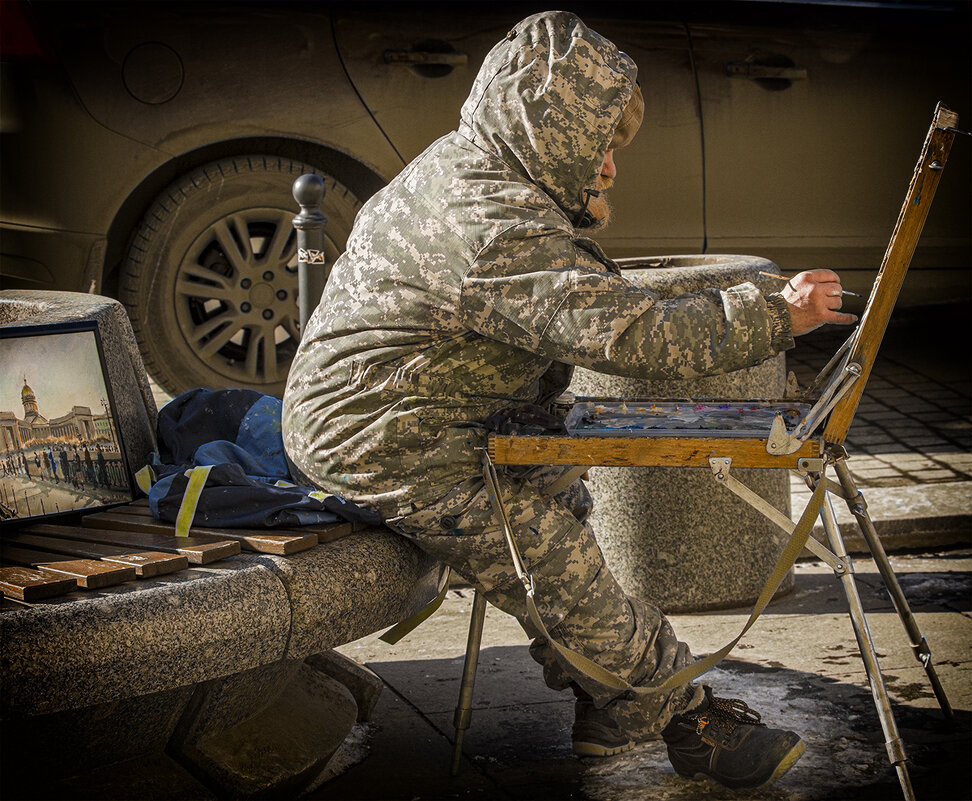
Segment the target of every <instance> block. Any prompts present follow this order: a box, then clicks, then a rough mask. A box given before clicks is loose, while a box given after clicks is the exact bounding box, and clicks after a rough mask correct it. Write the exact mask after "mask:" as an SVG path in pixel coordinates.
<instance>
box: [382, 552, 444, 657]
mask: <svg viewBox="0 0 972 801" xmlns="http://www.w3.org/2000/svg"><path fill="white" fill-rule="evenodd" d="M451 577H452V569H451V568H450V567H448V566H446V569H445V570H444V571H443V573H442V578H441V579H440V580H439V594H438V595H437V596H435V598H433V599H432V600H431V601H430V602H429V603H427V604H426V605H425V606H423V607H422V608H421V609H420V610H419V611H418V612H416V613H415V614H414V615H412V616H411V617H410V618H408V620H402V621H401V622H399V623H396V624H395V625H394V626H392V627H391V628H390V629H388V631H386V632H385V633H384V634H382V635H381V636H380V637H379V638H378V639H379V640H381V641H382V642H387V643H388V644H389V645H394V644H395V643H396V642H398V641H399V640H400V639H402V637H404V636H405V635H406V634H409V633H411V632H412V631H413V630H414V629H416V628H418V627H419V626H420V625H421V624H422V623H424V622H425V621H426V620H428V619H429V618H430V617H432V614H433V613H434V612H435V610H436V609H438V608H439V607H440V606H442V602H443V601H444V600H445V597H446V593H447V592H448V591H449V579H450V578H451Z"/></svg>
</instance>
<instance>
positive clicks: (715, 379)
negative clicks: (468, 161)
mask: <svg viewBox="0 0 972 801" xmlns="http://www.w3.org/2000/svg"><path fill="white" fill-rule="evenodd" d="M620 264H621V266H622V268H624V270H625V276H626V277H627V278H628V279H629V280H631V281H634V282H635V283H639V284H642V285H645V286H648V287H651V288H652V289H653V290H654V291H656V292H658V293H659V294H660V295H661V296H662V297H665V298H672V297H677V296H678V295H681V294H683V293H685V292H692V291H696V290H699V289H703V288H705V287H710V286H718V287H721V288H726V287H730V286H735V285H737V284H741V283H743V282H745V281H751V282H752V283H754V284H756V286H758V287H759V288H760V289H762V290H764V291H776V290H778V289H779V285H780V282H779V281H778V280H776V279H767V278H766V277H764V276H761V275H759V271H760V270H764V271H766V272H772V273H779V271H780V270H779V268H778V267H777V266H776V265H775V264H774V263H773V262H770V261H767V260H765V259H759V258H755V257H752V256H717V255H713V256H668V257H659V258H644V259H626V260H623V261H621V262H620ZM785 385H786V366H785V357H784V355H783V354H780V355H779V356H776V357H774V358H772V359H769V360H768V361H766V362H764V363H763V364H760V365H758V366H756V367H752V368H749V369H746V370H737V371H735V372H733V373H728V374H726V375H722V376H707V377H705V378H699V379H693V380H689V381H639V380H634V379H627V378H619V377H617V376H609V375H605V374H603V373H595V372H592V371H590V370H577V371H576V372H575V374H574V380H573V382H572V383H571V386H570V389H571V391H572V392H574V393H575V394H576V395H578V396H581V395H590V396H610V397H627V398H632V397H642V398H731V399H751V398H768V397H776V398H781V397H782V396H783V391H784V388H785ZM733 475H734V476H735V477H736V478H738V479H740V480H741V481H742V482H743V483H745V484H746V485H748V486H749V487H751V488H752V489H754V490H755V491H756V492H757V493H759V494H760V495H761V496H762V497H763V498H766V499H767V500H769V502H770V503H772V504H773V505H774V506H776V507H777V508H778V509H781V510H782V511H784V512H786V513H789V511H790V491H789V478H788V475H787V473H786V471H785V470H733ZM589 486H590V489H591V492H592V493H593V494H594V499H595V506H594V514H593V520H592V522H593V525H594V530H595V532H596V533H597V539H598V542H599V543H600V544H601V548H602V550H603V551H604V555H605V557H606V559H607V562H608V564H609V565H610V567H611V570H612V571H613V572H614V574H615V575H616V576H617V578H618V580H619V581H620V582H621V585H622V586H623V587H624V588H625V590H626V591H627V592H629V593H631V594H633V595H639V596H641V597H643V598H644V599H645V600H647V601H649V602H651V603H653V604H655V605H656V606H659V607H661V608H662V609H664V610H665V611H667V612H684V611H701V610H705V609H718V608H727V607H733V606H742V605H746V604H751V603H753V602H754V601H755V600H756V597H757V595H758V594H759V591H760V590H761V589H762V586H763V583H764V582H765V580H766V576H767V575H768V574H769V572H770V571H771V570H772V568H773V565H774V564H775V563H776V559H777V557H778V556H779V554H780V552H781V551H782V549H783V546H784V544H785V542H786V538H785V535H784V534H783V532H782V531H780V530H779V529H778V528H776V527H775V526H773V525H772V524H770V523H769V522H768V521H767V520H766V519H765V518H764V517H763V516H762V515H760V514H758V513H757V512H756V511H755V510H754V509H752V507H750V506H749V505H747V504H746V503H744V502H743V501H742V500H740V499H739V498H737V497H736V496H735V495H733V494H732V493H730V492H729V491H728V490H726V489H725V488H724V487H722V486H719V485H718V484H717V483H716V482H715V480H714V479H713V478H712V476H711V474H710V473H709V471H707V470H699V469H693V468H654V467H633V468H624V469H618V468H611V467H599V468H594V469H592V470H591V471H590V484H589ZM792 589H793V572H792V571H790V573H789V574H788V576H787V577H786V578H785V579H784V581H783V583H782V584H781V585H780V590H779V592H781V593H785V592H789V591H791V590H792Z"/></svg>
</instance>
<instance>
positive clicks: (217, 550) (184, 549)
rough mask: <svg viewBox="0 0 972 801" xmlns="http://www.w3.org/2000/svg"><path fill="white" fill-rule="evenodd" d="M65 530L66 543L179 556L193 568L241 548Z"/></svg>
mask: <svg viewBox="0 0 972 801" xmlns="http://www.w3.org/2000/svg"><path fill="white" fill-rule="evenodd" d="M64 528H65V531H64V532H63V534H61V536H62V537H65V538H67V539H72V540H84V541H85V542H103V543H105V544H106V545H120V546H123V547H126V548H129V547H130V548H135V549H138V550H145V549H148V550H152V551H163V552H164V553H177V554H182V555H183V556H185V557H186V558H187V559H188V560H189V562H190V563H191V564H194V565H208V564H209V563H210V562H215V561H217V560H219V559H225V558H226V557H228V556H236V554H238V553H239V552H240V544H239V543H238V542H236V541H235V540H219V539H216V538H215V537H176V536H175V535H172V536H162V535H160V534H147V533H145V532H143V531H131V530H128V531H125V530H108V529H102V528H91V527H88V526H85V527H81V526H65V527H64ZM29 530H30V529H28V531H29Z"/></svg>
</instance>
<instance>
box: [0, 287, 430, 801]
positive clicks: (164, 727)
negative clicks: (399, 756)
mask: <svg viewBox="0 0 972 801" xmlns="http://www.w3.org/2000/svg"><path fill="white" fill-rule="evenodd" d="M79 320H96V321H97V322H98V327H99V331H100V332H101V338H102V342H103V346H104V355H105V362H106V368H107V373H108V376H107V377H108V380H109V381H110V382H111V384H112V389H113V393H114V397H115V401H116V407H117V411H118V424H119V427H120V428H121V431H122V438H123V440H124V442H125V445H126V450H127V452H128V457H129V463H130V464H131V465H132V466H133V467H135V468H137V467H139V466H140V465H143V464H145V463H146V462H147V460H148V455H149V453H150V452H151V451H152V450H154V449H155V445H154V430H155V419H156V415H157V410H156V406H155V401H154V400H153V397H152V393H151V390H150V387H149V383H148V378H147V376H146V374H145V368H144V366H143V365H142V360H141V357H140V356H139V353H138V350H137V347H136V345H135V339H134V336H133V335H132V331H131V326H130V324H129V322H128V317H127V316H126V314H125V311H124V309H123V307H122V306H121V304H119V303H118V302H117V301H114V300H111V299H109V298H105V297H100V296H97V295H85V294H79V293H72V292H37V291H4V292H0V325H2V326H24V325H40V324H47V323H54V322H75V321H79ZM441 573H442V567H441V565H440V564H439V563H437V562H436V561H435V560H434V559H432V558H431V557H429V556H428V555H427V554H425V553H423V552H422V551H421V550H419V549H418V547H416V546H415V545H414V544H412V543H411V542H409V541H407V540H406V539H404V538H403V537H399V536H398V535H396V534H393V533H392V532H391V531H389V530H388V529H386V528H384V527H374V528H366V529H363V530H361V531H359V532H356V533H354V534H351V535H349V536H346V537H344V538H342V539H339V540H336V541H334V542H330V543H326V544H320V545H318V546H317V547H315V548H313V549H311V550H309V551H305V552H302V553H298V554H294V555H292V556H288V557H279V556H269V555H264V554H254V553H244V554H241V555H239V556H235V557H232V558H230V559H224V560H221V561H218V562H213V563H211V564H209V565H207V566H205V567H193V568H191V569H189V570H185V571H182V572H179V573H175V574H170V575H167V576H164V577H159V578H155V579H147V580H144V581H141V580H140V581H138V582H131V583H127V584H123V585H120V586H115V587H109V588H106V589H103V590H101V591H98V592H75V593H72V594H71V595H69V596H64V597H62V598H56V599H53V600H50V601H44V602H40V603H36V604H33V605H30V606H21V605H18V604H15V603H13V602H11V601H6V600H5V601H4V602H3V605H2V610H0V643H2V649H0V690H2V692H0V721H2V726H0V736H2V748H0V755H2V771H0V795H3V797H6V798H52V797H57V798H165V799H173V798H192V799H205V798H216V797H221V798H225V797H231V798H247V797H253V796H273V797H293V796H296V795H297V794H299V793H300V792H302V791H303V790H306V789H307V788H308V787H309V786H311V785H312V783H313V782H314V781H316V780H317V779H318V777H319V776H320V775H321V773H322V770H327V769H328V767H327V766H328V761H329V760H330V758H331V756H332V755H333V754H334V753H335V752H336V750H337V749H338V748H339V747H340V746H341V744H342V742H343V741H344V740H345V737H346V736H347V735H348V733H349V731H351V729H352V727H353V726H354V725H355V723H356V722H358V721H362V720H366V719H367V718H368V716H369V715H370V713H371V709H372V708H373V706H374V703H375V701H376V699H377V696H378V693H379V692H380V691H381V687H382V683H381V680H380V679H378V678H377V676H375V675H374V674H372V673H371V672H370V671H368V670H366V669H365V668H363V667H361V666H360V665H358V664H357V663H355V662H353V661H351V660H349V659H347V658H345V657H343V656H340V655H339V654H337V653H336V652H334V651H332V650H330V649H333V648H334V647H336V646H338V645H341V644H344V643H347V642H350V641H352V640H356V639H358V638H360V637H363V636H365V635H367V634H371V633H372V632H375V631H378V630H380V629H383V628H385V627H387V626H391V625H393V624H395V623H397V622H399V621H400V620H404V619H406V618H408V617H410V616H411V615H413V614H415V613H416V612H418V611H419V610H420V609H422V608H423V607H424V606H425V605H426V604H427V603H428V602H429V601H431V600H432V599H433V598H434V597H435V595H436V593H437V589H438V582H439V579H440V577H441Z"/></svg>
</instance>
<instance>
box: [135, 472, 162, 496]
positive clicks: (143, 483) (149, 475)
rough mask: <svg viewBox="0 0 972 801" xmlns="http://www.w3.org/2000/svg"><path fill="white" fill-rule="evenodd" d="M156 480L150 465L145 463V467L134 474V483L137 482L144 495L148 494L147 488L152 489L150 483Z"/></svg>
mask: <svg viewBox="0 0 972 801" xmlns="http://www.w3.org/2000/svg"><path fill="white" fill-rule="evenodd" d="M157 480H158V479H156V477H155V471H154V470H153V469H152V466H151V465H145V467H143V468H142V469H141V470H139V471H138V472H137V473H136V474H135V483H136V484H138V488H139V489H140V490H141V491H142V492H144V493H145V494H146V495H148V494H149V490H150V489H152V485H153V484H154V483H155V482H156V481H157Z"/></svg>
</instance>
